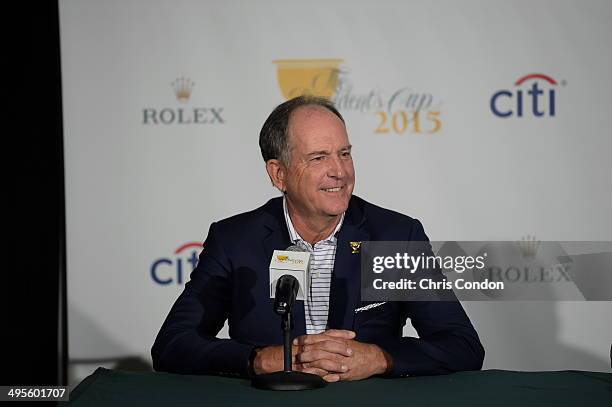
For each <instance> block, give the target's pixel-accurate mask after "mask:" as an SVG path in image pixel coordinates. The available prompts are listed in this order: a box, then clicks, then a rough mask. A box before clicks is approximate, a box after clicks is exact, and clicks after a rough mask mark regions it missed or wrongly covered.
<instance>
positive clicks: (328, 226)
mask: <svg viewBox="0 0 612 407" xmlns="http://www.w3.org/2000/svg"><path fill="white" fill-rule="evenodd" d="M259 145H260V148H261V153H262V156H263V159H264V161H265V163H266V170H267V173H268V175H269V177H270V180H271V181H272V184H273V185H274V186H275V187H276V188H278V189H279V190H280V191H281V192H282V194H283V196H282V197H280V198H274V199H271V200H270V201H268V202H267V203H266V204H265V205H264V206H262V207H261V208H258V209H255V210H254V211H251V212H248V213H244V214H241V215H236V216H234V217H231V218H229V219H225V220H222V221H219V222H216V223H213V224H212V225H211V227H210V230H209V234H208V237H207V239H206V241H205V245H204V247H205V249H204V250H203V251H202V254H201V255H200V261H199V263H198V266H197V267H196V268H195V270H194V271H193V272H192V274H191V279H190V281H189V282H188V283H187V284H186V285H185V290H184V291H183V293H182V294H181V296H180V297H179V298H178V299H177V301H176V303H175V304H174V306H173V307H172V309H171V311H170V313H169V315H168V317H167V318H166V321H165V322H164V324H163V326H162V328H161V330H160V332H159V334H158V336H157V339H156V341H155V344H154V345H153V349H152V356H153V365H154V368H155V369H156V370H158V371H168V372H174V373H183V374H226V375H238V376H248V375H254V374H262V373H269V372H274V371H279V370H282V368H283V348H282V345H280V344H281V341H282V338H281V334H280V328H279V317H278V315H276V314H275V313H274V311H273V309H272V300H271V299H270V298H269V291H268V290H269V281H268V280H269V277H268V265H269V262H270V258H271V256H272V253H273V251H274V250H275V249H280V250H283V249H285V248H287V247H288V246H290V245H298V246H300V247H301V248H302V249H303V250H306V251H309V252H310V253H311V254H312V264H311V270H310V272H311V286H310V287H309V289H308V290H307V291H308V294H307V299H306V300H305V301H297V302H296V304H295V306H294V310H293V318H294V330H293V332H294V334H297V337H296V338H295V340H294V355H295V357H294V366H293V367H294V369H295V370H300V371H304V372H308V373H314V374H317V375H320V376H322V377H323V378H324V379H325V380H326V381H329V382H333V381H339V380H358V379H363V378H367V377H370V376H372V375H386V376H406V375H432V374H443V373H450V372H454V371H459V370H475V369H480V368H481V367H482V362H483V358H484V349H483V347H482V345H481V344H480V341H479V339H478V335H477V333H476V331H475V330H474V328H473V326H472V324H471V323H470V321H469V319H468V317H467V316H466V314H465V312H464V310H463V308H462V307H461V305H460V304H459V302H457V301H444V302H442V301H439V302H387V303H374V304H373V303H363V302H361V298H360V297H361V296H360V259H359V255H358V254H355V253H354V252H353V251H352V249H351V242H360V241H372V240H381V241H382V240H387V241H426V240H427V236H426V235H425V232H424V230H423V227H422V225H421V223H420V222H419V221H418V220H416V219H413V218H410V217H408V216H405V215H402V214H399V213H397V212H393V211H390V210H387V209H383V208H380V207H378V206H375V205H373V204H370V203H368V202H366V201H364V200H363V199H361V198H359V197H357V196H354V195H353V188H354V184H355V170H354V167H353V160H352V156H351V144H350V142H349V138H348V134H347V132H346V127H345V125H344V119H343V118H342V116H341V115H340V113H339V112H338V111H337V110H336V109H335V107H334V106H333V105H332V104H331V103H330V102H329V101H327V100H325V99H321V98H316V97H311V96H300V97H297V98H295V99H291V100H289V101H287V102H285V103H283V104H281V105H279V106H278V107H277V108H276V109H274V111H273V112H272V113H271V114H270V116H269V117H268V119H267V120H266V122H265V123H264V125H263V128H262V130H261V133H260V139H259ZM408 319H409V320H410V322H411V323H412V325H413V326H414V327H415V329H416V331H417V333H418V334H419V337H418V338H412V337H403V336H402V328H403V326H404V325H405V323H406V321H407V320H408ZM226 320H227V321H228V324H229V335H230V338H229V339H221V338H217V337H216V335H217V334H218V332H219V330H220V329H221V328H222V327H223V324H224V323H225V321H226Z"/></svg>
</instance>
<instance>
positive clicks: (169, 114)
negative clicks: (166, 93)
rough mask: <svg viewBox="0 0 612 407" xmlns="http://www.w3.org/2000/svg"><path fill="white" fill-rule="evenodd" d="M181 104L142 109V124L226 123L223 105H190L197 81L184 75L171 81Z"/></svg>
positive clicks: (171, 86) (171, 87) (171, 85)
mask: <svg viewBox="0 0 612 407" xmlns="http://www.w3.org/2000/svg"><path fill="white" fill-rule="evenodd" d="M170 89H172V91H173V92H174V95H175V96H176V100H177V102H178V103H179V105H180V106H174V107H147V108H144V109H142V124H144V125H174V124H180V125H187V124H213V125H220V124H224V123H225V118H224V116H223V107H219V106H216V107H212V106H211V107H198V106H189V104H190V103H189V102H190V100H191V98H192V95H193V93H194V89H195V82H194V81H193V80H191V78H187V77H184V76H181V77H178V78H176V79H175V80H174V81H172V82H171V83H170Z"/></svg>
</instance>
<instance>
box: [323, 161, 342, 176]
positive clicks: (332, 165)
mask: <svg viewBox="0 0 612 407" xmlns="http://www.w3.org/2000/svg"><path fill="white" fill-rule="evenodd" d="M328 162H329V168H328V169H327V176H329V177H330V178H335V179H341V178H342V177H344V167H343V166H342V161H341V160H340V158H339V157H333V158H331V159H330V160H329V161H328Z"/></svg>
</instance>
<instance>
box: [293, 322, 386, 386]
mask: <svg viewBox="0 0 612 407" xmlns="http://www.w3.org/2000/svg"><path fill="white" fill-rule="evenodd" d="M354 337H355V333H354V332H352V331H345V330H334V329H331V330H328V331H325V332H323V333H320V334H315V335H303V336H300V337H298V338H296V339H295V340H294V341H293V344H294V345H297V347H298V351H297V353H296V355H295V365H296V367H297V370H300V371H302V372H306V373H313V374H316V375H319V376H321V377H323V379H324V380H326V381H328V382H336V381H338V380H360V379H365V378H367V377H370V376H372V375H375V374H382V373H385V372H386V371H387V370H389V369H391V367H392V363H393V361H392V358H391V357H390V356H389V355H388V354H387V353H386V352H384V351H383V350H382V349H381V348H379V347H378V346H376V345H372V344H368V343H362V342H358V341H355V340H353V338H354Z"/></svg>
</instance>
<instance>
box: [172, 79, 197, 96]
mask: <svg viewBox="0 0 612 407" xmlns="http://www.w3.org/2000/svg"><path fill="white" fill-rule="evenodd" d="M194 85H195V83H194V82H193V81H192V80H191V79H189V78H185V77H184V76H181V77H180V78H176V79H175V80H174V81H173V82H172V89H174V94H175V95H176V98H177V99H178V101H179V102H181V103H185V102H187V101H188V100H189V97H190V96H191V91H192V90H193V86H194Z"/></svg>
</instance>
